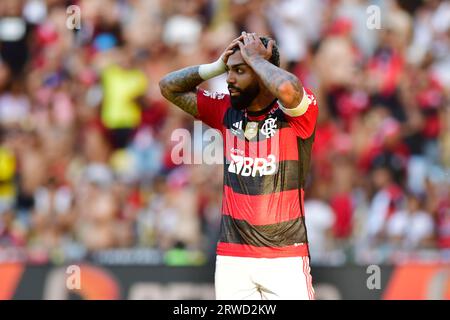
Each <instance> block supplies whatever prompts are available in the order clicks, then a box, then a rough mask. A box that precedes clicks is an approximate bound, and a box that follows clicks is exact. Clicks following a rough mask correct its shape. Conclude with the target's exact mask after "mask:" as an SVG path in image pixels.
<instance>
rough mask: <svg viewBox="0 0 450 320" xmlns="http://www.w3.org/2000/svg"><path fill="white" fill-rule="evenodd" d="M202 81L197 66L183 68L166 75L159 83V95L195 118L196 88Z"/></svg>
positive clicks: (196, 113)
mask: <svg viewBox="0 0 450 320" xmlns="http://www.w3.org/2000/svg"><path fill="white" fill-rule="evenodd" d="M203 81H204V80H203V79H202V78H201V77H200V75H199V74H198V66H194V67H188V68H184V69H181V70H178V71H174V72H171V73H169V74H168V75H166V76H165V77H164V78H162V79H161V81H160V82H159V87H160V89H161V94H162V95H163V96H164V97H165V98H166V99H167V100H169V101H170V102H172V103H173V104H175V105H176V106H178V107H179V108H181V109H182V110H184V111H186V112H187V113H189V114H191V115H193V116H197V115H198V110H197V92H196V88H197V86H198V85H199V84H200V83H202V82H203Z"/></svg>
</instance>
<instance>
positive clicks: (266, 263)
mask: <svg viewBox="0 0 450 320" xmlns="http://www.w3.org/2000/svg"><path fill="white" fill-rule="evenodd" d="M310 271H311V268H310V267H309V258H308V257H287V258H272V259H266V258H247V257H231V256H217V258H216V273H215V290H216V299H217V300H246V299H248V300H314V289H313V287H312V279H311V274H310Z"/></svg>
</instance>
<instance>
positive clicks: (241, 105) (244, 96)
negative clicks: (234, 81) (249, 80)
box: [229, 86, 259, 110]
mask: <svg viewBox="0 0 450 320" xmlns="http://www.w3.org/2000/svg"><path fill="white" fill-rule="evenodd" d="M229 88H230V87H229ZM232 88H233V89H234V90H236V91H239V95H238V96H232V95H230V102H231V106H232V107H233V108H234V109H236V110H243V109H245V108H247V107H248V106H250V104H251V103H252V102H253V100H254V99H255V98H256V96H257V95H258V94H259V87H258V86H255V87H250V88H248V89H245V90H241V89H238V88H236V87H232Z"/></svg>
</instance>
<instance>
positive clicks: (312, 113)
mask: <svg viewBox="0 0 450 320" xmlns="http://www.w3.org/2000/svg"><path fill="white" fill-rule="evenodd" d="M280 108H281V110H282V111H283V112H284V115H285V117H286V120H287V121H288V122H289V124H290V126H291V127H292V128H293V129H294V132H295V134H296V135H297V136H299V137H300V138H302V139H307V138H309V137H310V136H311V135H312V134H313V132H314V129H315V127H316V122H317V116H318V115H319V107H318V105H317V100H316V97H315V96H314V94H313V93H312V92H311V90H309V89H304V92H303V99H302V102H301V103H300V105H299V106H298V107H296V108H294V109H288V108H284V107H283V106H280Z"/></svg>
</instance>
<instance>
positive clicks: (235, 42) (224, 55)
mask: <svg viewBox="0 0 450 320" xmlns="http://www.w3.org/2000/svg"><path fill="white" fill-rule="evenodd" d="M243 39H244V36H243V35H240V36H239V37H238V38H236V39H234V40H233V41H231V43H230V44H229V45H228V47H227V48H226V49H225V50H224V52H223V53H222V54H221V55H220V59H222V61H223V62H224V63H225V64H227V62H228V58H229V57H230V56H231V55H232V54H233V49H234V48H235V47H237V46H239V41H241V40H243Z"/></svg>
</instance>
